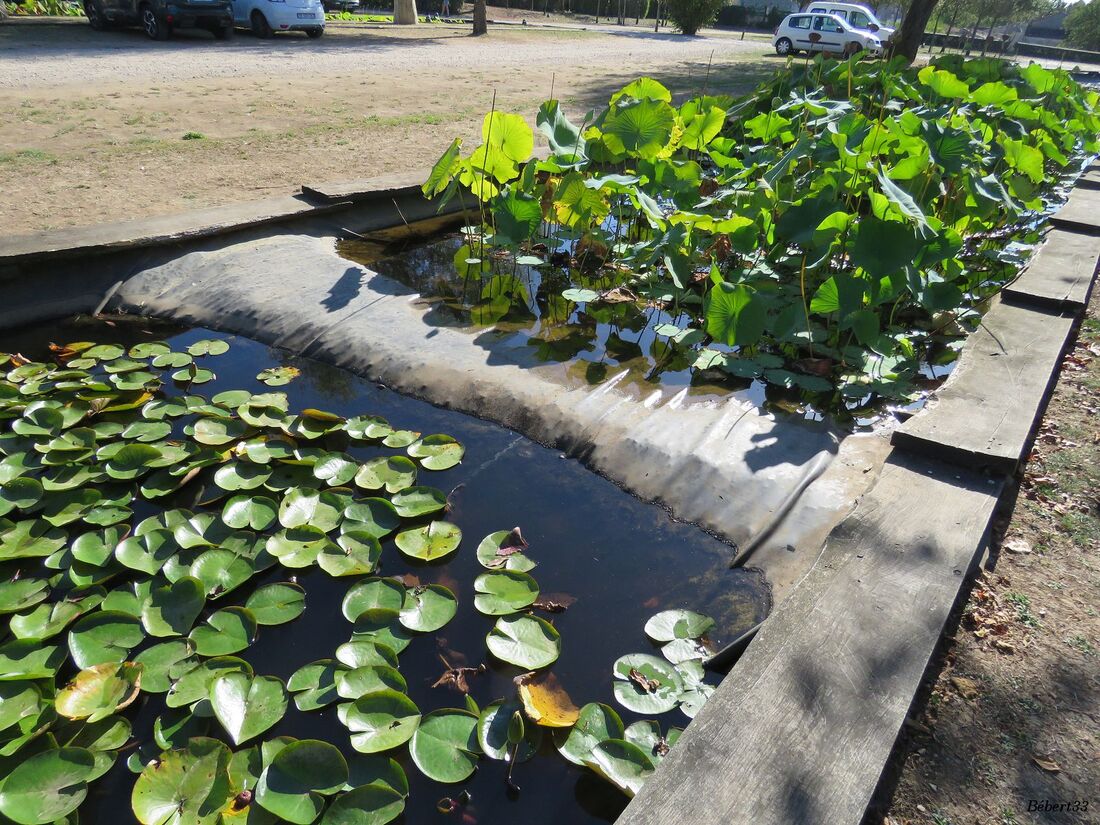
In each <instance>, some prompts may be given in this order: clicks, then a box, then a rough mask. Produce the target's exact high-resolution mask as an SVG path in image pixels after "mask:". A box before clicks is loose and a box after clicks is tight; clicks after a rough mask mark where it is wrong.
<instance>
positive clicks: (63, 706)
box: [54, 662, 142, 723]
mask: <svg viewBox="0 0 1100 825" xmlns="http://www.w3.org/2000/svg"><path fill="white" fill-rule="evenodd" d="M141 672H142V666H141V665H140V664H134V663H133V662H123V663H122V664H116V663H106V664H102V665H93V666H92V667H90V668H85V669H84V670H81V671H80V672H79V673H78V674H76V676H74V677H73V678H72V680H71V681H70V682H69V683H68V684H67V685H65V686H64V687H63V688H61V690H59V691H58V692H57V696H56V698H55V699H54V707H55V708H56V709H57V712H58V713H59V714H61V715H62V716H64V717H66V718H67V719H86V720H87V721H88V722H89V723H92V722H98V721H99V720H100V719H106V718H107V717H108V716H110V715H111V714H113V713H114V712H115V711H116V710H120V709H122V708H124V707H126V706H127V705H129V704H130V703H131V702H133V701H134V699H136V698H137V695H138V693H139V691H140V686H141Z"/></svg>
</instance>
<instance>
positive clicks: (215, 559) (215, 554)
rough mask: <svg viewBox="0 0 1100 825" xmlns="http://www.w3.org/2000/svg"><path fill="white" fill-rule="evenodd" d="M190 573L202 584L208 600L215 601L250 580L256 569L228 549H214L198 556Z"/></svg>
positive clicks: (245, 559)
mask: <svg viewBox="0 0 1100 825" xmlns="http://www.w3.org/2000/svg"><path fill="white" fill-rule="evenodd" d="M190 573H191V575H192V576H194V577H195V578H196V579H198V580H199V581H201V582H202V586H203V588H204V589H205V590H206V595H207V596H208V597H209V598H212V599H217V598H220V597H221V596H224V595H225V594H226V593H229V592H230V591H232V590H234V589H235V588H237V587H240V586H241V585H242V584H244V583H245V582H246V581H248V580H249V579H251V578H252V576H253V575H255V573H256V567H255V566H254V564H253V562H252V561H251V560H250V559H248V558H244V557H242V556H239V555H237V554H236V553H234V552H233V551H232V550H230V549H228V548H225V547H214V548H211V549H210V550H204V551H203V552H202V553H200V554H199V555H198V557H197V558H196V559H195V560H194V561H193V562H192V563H191V569H190Z"/></svg>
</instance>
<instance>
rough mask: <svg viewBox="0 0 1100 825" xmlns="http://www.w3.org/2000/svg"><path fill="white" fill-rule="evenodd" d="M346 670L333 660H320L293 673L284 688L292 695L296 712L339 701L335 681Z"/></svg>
mask: <svg viewBox="0 0 1100 825" xmlns="http://www.w3.org/2000/svg"><path fill="white" fill-rule="evenodd" d="M346 670H347V668H346V667H345V666H344V665H342V664H340V663H339V662H337V661H336V660H335V659H321V660H319V661H316V662H311V663H310V664H308V665H304V666H302V667H300V668H298V669H297V670H296V671H294V673H293V674H292V675H291V677H290V680H289V681H288V682H287V685H286V686H287V690H289V691H290V692H291V693H293V694H294V704H295V705H297V707H298V710H301V711H310V710H317V709H318V708H322V707H324V706H325V705H330V704H332V703H333V702H335V701H336V700H337V699H339V698H340V694H339V693H338V692H337V689H336V679H337V676H338V675H339V674H340V673H343V672H345V671H346Z"/></svg>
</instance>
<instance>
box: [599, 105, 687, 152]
mask: <svg viewBox="0 0 1100 825" xmlns="http://www.w3.org/2000/svg"><path fill="white" fill-rule="evenodd" d="M675 122H676V110H675V109H673V108H672V107H671V106H669V105H668V103H666V102H665V101H663V100H651V99H645V100H636V101H633V102H630V103H625V104H624V103H622V102H620V103H619V104H618V105H616V106H615V107H613V108H612V112H611V114H610V115H609V116H608V117H607V119H606V120H605V121H604V126H603V131H604V139H605V140H606V141H607V145H608V147H609V148H610V149H611V150H612V151H614V152H628V153H630V154H633V155H636V156H638V157H642V158H655V157H656V156H657V155H658V153H660V151H661V150H662V149H663V148H664V147H665V145H666V144H667V143H668V142H669V139H670V138H671V137H672V130H673V127H674V125H675Z"/></svg>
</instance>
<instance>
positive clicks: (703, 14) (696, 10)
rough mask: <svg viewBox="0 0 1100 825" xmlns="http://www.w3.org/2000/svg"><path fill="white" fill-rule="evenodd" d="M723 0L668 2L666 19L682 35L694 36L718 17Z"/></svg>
mask: <svg viewBox="0 0 1100 825" xmlns="http://www.w3.org/2000/svg"><path fill="white" fill-rule="evenodd" d="M722 5H723V0H669V3H668V19H669V20H671V21H672V23H673V25H674V26H676V28H678V29H679V30H680V31H682V32H683V33H684V34H690V35H694V34H696V33H697V32H698V31H699V29H701V28H703V26H709V25H710V24H711V23H713V22H714V18H716V17H717V16H718V12H719V10H720V9H721V8H722Z"/></svg>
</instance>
